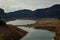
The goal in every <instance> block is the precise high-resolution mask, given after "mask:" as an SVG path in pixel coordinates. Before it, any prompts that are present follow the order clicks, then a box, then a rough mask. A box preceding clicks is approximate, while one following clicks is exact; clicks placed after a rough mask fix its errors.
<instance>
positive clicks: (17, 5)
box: [0, 0, 60, 12]
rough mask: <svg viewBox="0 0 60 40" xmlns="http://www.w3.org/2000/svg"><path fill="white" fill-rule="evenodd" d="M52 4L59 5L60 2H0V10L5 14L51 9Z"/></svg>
mask: <svg viewBox="0 0 60 40" xmlns="http://www.w3.org/2000/svg"><path fill="white" fill-rule="evenodd" d="M54 4H60V0H0V8H2V9H4V10H5V12H13V11H16V10H22V9H30V10H36V9H40V8H47V7H51V6H52V5H54Z"/></svg>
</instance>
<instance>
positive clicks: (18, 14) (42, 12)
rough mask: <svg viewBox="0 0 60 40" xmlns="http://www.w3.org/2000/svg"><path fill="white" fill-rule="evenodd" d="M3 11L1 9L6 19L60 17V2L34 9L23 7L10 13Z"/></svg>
mask: <svg viewBox="0 0 60 40" xmlns="http://www.w3.org/2000/svg"><path fill="white" fill-rule="evenodd" d="M3 12H4V11H3V10H0V18H6V19H10V18H11V19H26V18H27V19H39V18H60V4H56V5H53V6H51V7H49V8H43V9H36V10H34V11H32V10H28V9H23V10H18V11H15V12H9V13H3ZM1 13H2V15H1Z"/></svg>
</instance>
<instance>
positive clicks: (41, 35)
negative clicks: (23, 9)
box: [7, 20, 54, 40]
mask: <svg viewBox="0 0 60 40" xmlns="http://www.w3.org/2000/svg"><path fill="white" fill-rule="evenodd" d="M35 22H36V21H33V20H15V21H10V22H7V24H13V25H26V24H31V23H35ZM18 28H21V29H24V30H26V31H28V32H29V33H28V34H27V35H26V36H25V37H23V38H22V39H21V40H53V37H54V33H53V32H50V31H47V30H41V29H39V30H37V29H33V28H28V27H19V26H18Z"/></svg>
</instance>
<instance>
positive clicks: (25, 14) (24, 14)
mask: <svg viewBox="0 0 60 40" xmlns="http://www.w3.org/2000/svg"><path fill="white" fill-rule="evenodd" d="M31 13H32V11H31V10H28V9H24V10H18V11H15V12H10V13H7V14H6V17H8V18H30V15H31Z"/></svg>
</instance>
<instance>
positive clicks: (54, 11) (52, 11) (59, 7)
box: [33, 4, 60, 18]
mask: <svg viewBox="0 0 60 40" xmlns="http://www.w3.org/2000/svg"><path fill="white" fill-rule="evenodd" d="M33 15H34V16H33V17H37V18H60V4H56V5H53V6H52V7H50V8H45V9H37V10H35V11H34V12H33Z"/></svg>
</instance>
